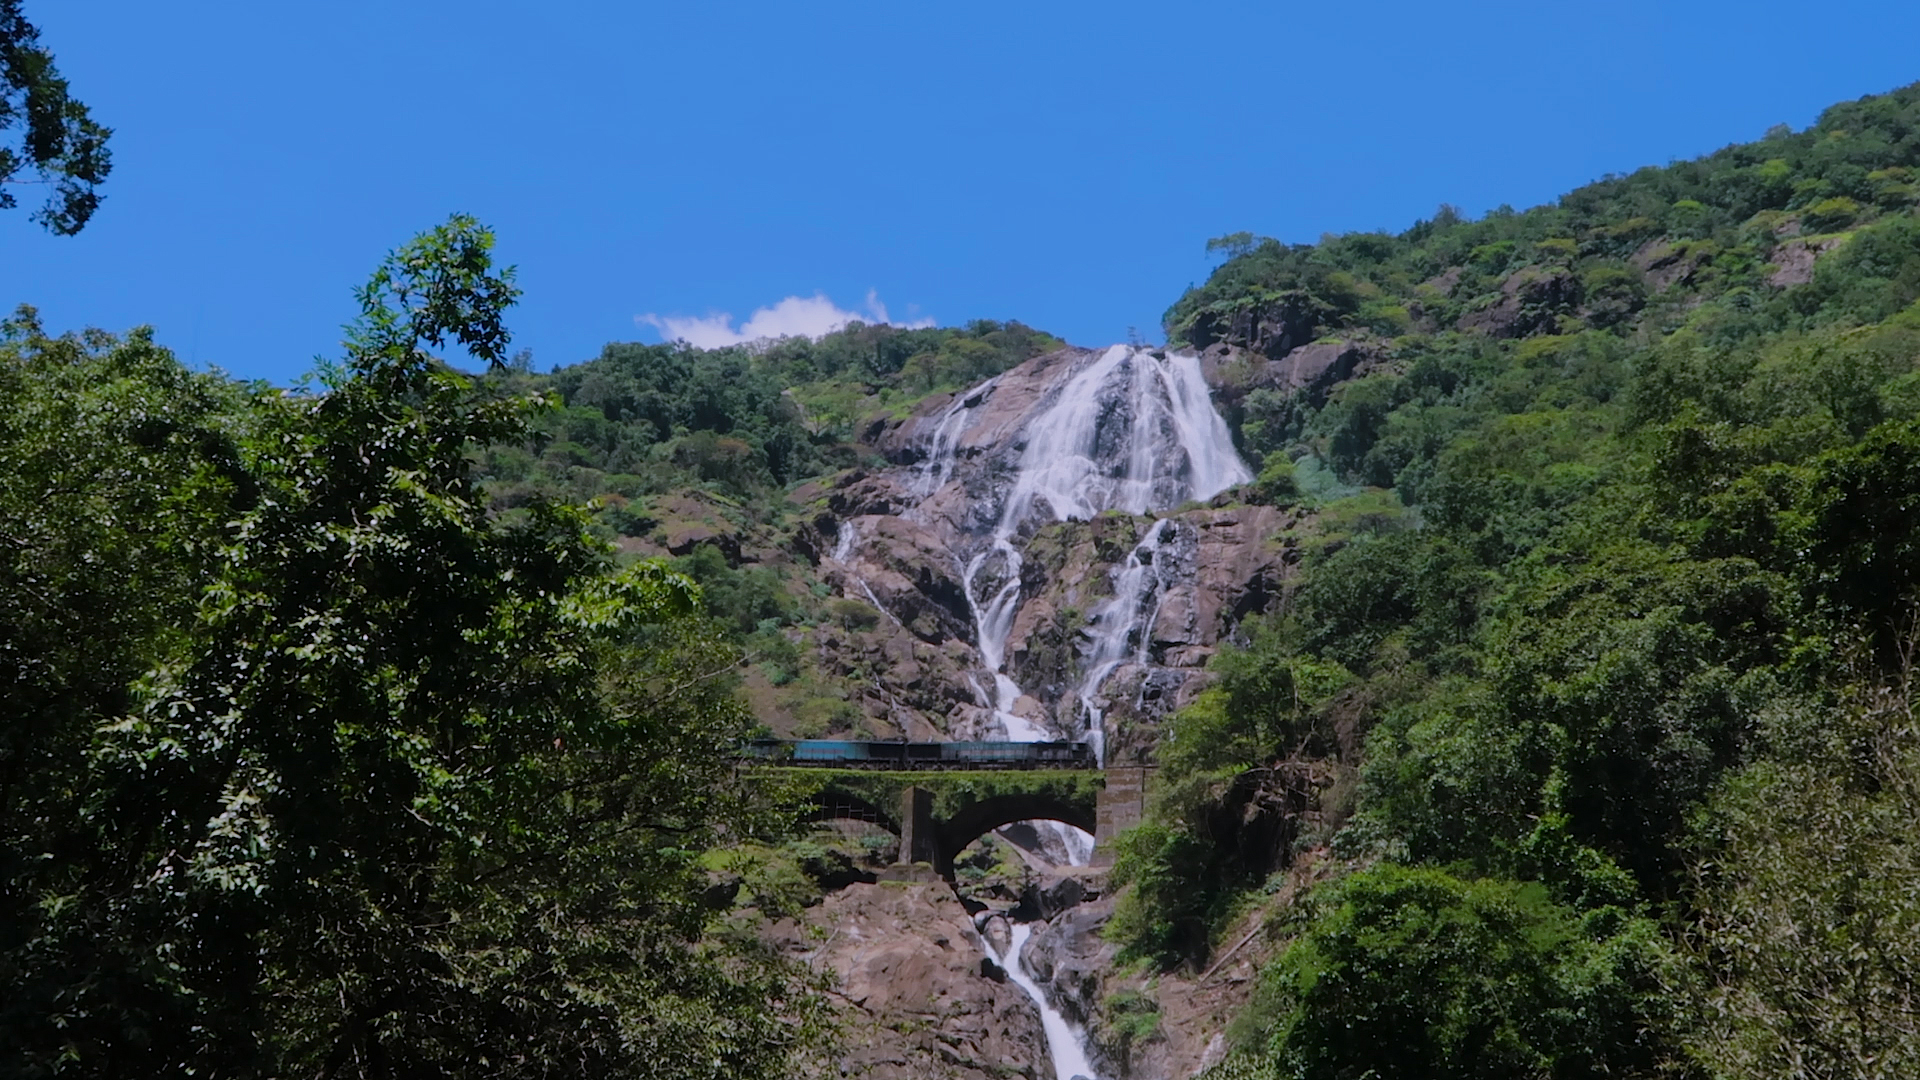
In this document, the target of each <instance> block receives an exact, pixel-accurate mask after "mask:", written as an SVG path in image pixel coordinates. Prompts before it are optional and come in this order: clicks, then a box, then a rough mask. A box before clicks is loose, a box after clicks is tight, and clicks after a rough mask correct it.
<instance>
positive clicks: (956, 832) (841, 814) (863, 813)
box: [744, 740, 1146, 878]
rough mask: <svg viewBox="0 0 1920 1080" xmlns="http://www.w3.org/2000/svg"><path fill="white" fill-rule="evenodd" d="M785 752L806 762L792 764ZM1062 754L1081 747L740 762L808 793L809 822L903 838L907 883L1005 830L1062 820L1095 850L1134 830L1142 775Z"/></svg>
mask: <svg viewBox="0 0 1920 1080" xmlns="http://www.w3.org/2000/svg"><path fill="white" fill-rule="evenodd" d="M769 747H772V748H773V750H774V752H772V753H769V752H768V749H769ZM789 747H797V748H800V749H801V752H802V753H805V754H806V757H804V758H801V759H800V760H796V756H797V755H795V754H794V753H793V752H792V751H791V750H790V749H787V748H789ZM862 747H871V748H873V749H872V751H871V752H867V751H863V750H861V749H860V748H862ZM1063 747H1075V748H1080V749H1084V744H1067V743H1031V744H1021V743H908V744H900V743H871V744H863V743H831V742H826V741H824V740H810V741H809V742H807V743H796V744H770V743H766V742H762V743H760V744H757V748H756V750H754V751H752V752H749V753H748V754H746V755H744V756H747V757H750V758H758V759H761V760H763V761H764V762H765V764H764V765H763V766H762V767H763V768H767V769H772V770H779V771H780V772H782V773H787V772H791V774H792V775H793V776H794V778H795V779H798V780H800V781H802V782H804V783H808V784H809V785H810V786H812V787H813V796H812V798H813V802H814V810H813V813H812V814H811V818H812V820H815V821H831V820H836V819H843V820H844V819H850V820H857V821H866V822H871V823H873V824H877V825H880V826H881V827H883V828H886V829H888V830H889V831H891V832H893V833H895V834H897V835H898V836H899V837H900V854H899V858H898V860H897V865H898V868H899V869H901V870H902V871H904V872H906V873H908V874H911V870H909V869H908V868H910V867H916V866H918V867H927V868H930V869H931V872H932V873H934V874H937V875H939V876H940V877H943V878H951V877H952V876H953V861H954V859H955V858H957V857H958V856H959V855H960V853H961V852H963V851H965V850H966V848H967V845H969V844H971V843H973V842H974V841H975V840H978V839H979V838H980V837H982V836H984V835H986V834H987V833H989V832H991V831H993V830H995V829H998V828H1000V827H1001V826H1003V825H1011V824H1013V823H1015V822H1019V821H1058V822H1063V823H1065V824H1067V825H1071V826H1073V827H1074V828H1076V829H1081V830H1084V831H1086V832H1087V833H1089V834H1091V835H1092V836H1093V837H1094V838H1095V840H1096V841H1100V840H1111V839H1112V838H1113V837H1114V836H1115V835H1116V834H1118V833H1119V832H1120V831H1121V830H1122V829H1126V828H1128V827H1130V826H1132V825H1134V824H1136V823H1138V822H1139V820H1140V817H1141V813H1142V810H1143V809H1144V800H1145V779H1146V778H1145V771H1146V770H1145V769H1144V768H1143V767H1140V766H1134V765H1126V766H1118V767H1115V766H1109V767H1107V768H1104V769H1102V768H1099V767H1097V766H1096V764H1095V762H1094V760H1093V757H1092V755H1091V754H1090V753H1075V754H1072V755H1069V756H1063V755H1062V754H1061V753H1060V752H1059V749H1058V748H1063ZM1011 748H1021V749H1019V750H1014V749H1011ZM1112 858H1113V845H1112V844H1111V843H1104V844H1098V845H1097V846H1096V847H1095V848H1094V863H1095V865H1104V864H1106V863H1109V862H1110V861H1111V860H1112ZM925 872H926V870H922V871H921V873H925Z"/></svg>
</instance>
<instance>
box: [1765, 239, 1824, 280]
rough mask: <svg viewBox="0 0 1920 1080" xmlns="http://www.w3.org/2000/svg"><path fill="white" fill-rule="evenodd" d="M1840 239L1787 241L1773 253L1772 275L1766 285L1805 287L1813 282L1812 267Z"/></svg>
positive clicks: (1768, 276) (1768, 277)
mask: <svg viewBox="0 0 1920 1080" xmlns="http://www.w3.org/2000/svg"><path fill="white" fill-rule="evenodd" d="M1841 243H1842V239H1841V238H1840V237H1837V236H1830V237H1826V238H1824V239H1819V240H1788V241H1787V242H1786V243H1784V244H1781V245H1780V246H1779V247H1777V248H1775V249H1774V251H1773V267H1774V269H1773V273H1771V274H1769V275H1767V284H1769V285H1771V286H1773V287H1774V288H1776V289H1788V288H1792V287H1793V286H1795V285H1805V284H1807V283H1808V282H1810V281H1812V280H1813V267H1814V264H1815V263H1818V262H1819V261H1820V256H1822V255H1825V254H1826V253H1827V252H1829V251H1832V250H1833V249H1834V248H1837V247H1839V246H1840V244H1841Z"/></svg>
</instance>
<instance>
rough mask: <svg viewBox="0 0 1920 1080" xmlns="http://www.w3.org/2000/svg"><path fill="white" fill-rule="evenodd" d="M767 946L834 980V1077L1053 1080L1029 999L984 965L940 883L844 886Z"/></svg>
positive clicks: (964, 919)
mask: <svg viewBox="0 0 1920 1080" xmlns="http://www.w3.org/2000/svg"><path fill="white" fill-rule="evenodd" d="M771 937H772V940H773V941H774V943H775V945H776V946H777V947H779V948H780V949H781V950H782V951H784V952H786V953H788V954H789V955H792V956H796V957H801V958H804V959H806V960H807V962H808V963H809V964H810V965H811V966H812V967H813V968H814V969H815V970H816V971H822V972H825V973H827V974H829V975H830V976H831V978H832V979H833V984H834V986H833V991H832V996H833V999H834V1001H835V1002H837V1003H838V1005H839V1009H838V1013H839V1015H838V1020H839V1022H840V1023H841V1024H842V1025H844V1028H845V1033H846V1038H845V1040H844V1042H845V1045H846V1046H847V1048H848V1049H847V1057H846V1058H845V1060H844V1061H843V1062H842V1066H843V1071H842V1075H845V1076H850V1077H864V1078H869V1080H1003V1078H1005V1077H1007V1076H1023V1077H1027V1078H1028V1080H1039V1078H1048V1080H1050V1078H1051V1076H1052V1071H1051V1067H1050V1065H1049V1063H1048V1061H1049V1059H1048V1056H1047V1044H1046V1035H1045V1033H1044V1032H1043V1031H1042V1030H1041V1026H1040V1017H1039V1014H1038V1012H1037V1011H1036V1010H1035V1009H1034V1006H1033V1002H1032V1001H1031V1000H1029V999H1028V998H1027V996H1026V994H1025V993H1023V992H1022V991H1021V990H1020V988H1019V987H1017V986H1014V985H1013V984H1012V983H1010V982H1009V981H1008V980H1007V978H1006V973H1005V972H1003V971H1000V970H999V969H998V966H997V965H995V964H993V963H992V962H991V960H990V959H988V954H987V953H986V952H985V950H984V943H983V942H982V941H981V939H980V935H979V932H978V931H976V930H975V929H974V925H973V920H972V919H971V918H970V917H969V916H968V915H967V912H966V909H965V908H964V907H962V906H961V904H960V901H959V899H958V898H956V897H955V896H954V894H953V891H952V890H951V889H950V888H949V887H948V886H947V885H946V884H944V883H940V882H932V883H925V884H921V883H909V882H881V883H879V884H872V885H866V884H858V885H850V886H848V887H847V888H845V889H842V890H840V891H839V892H836V893H832V894H830V895H829V896H828V897H827V898H826V900H825V901H823V902H822V903H821V904H820V905H819V906H818V907H815V908H812V909H809V910H808V911H807V912H806V913H805V915H804V916H803V917H802V918H801V919H799V920H797V921H796V920H786V921H783V922H781V923H777V924H775V926H774V927H773V929H772V931H771ZM983 960H985V961H986V962H985V963H983Z"/></svg>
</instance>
